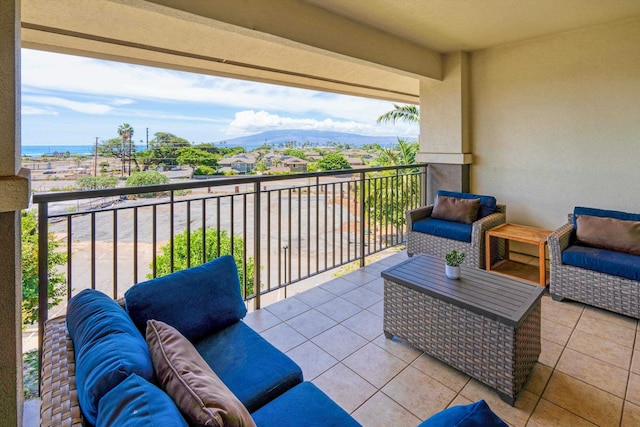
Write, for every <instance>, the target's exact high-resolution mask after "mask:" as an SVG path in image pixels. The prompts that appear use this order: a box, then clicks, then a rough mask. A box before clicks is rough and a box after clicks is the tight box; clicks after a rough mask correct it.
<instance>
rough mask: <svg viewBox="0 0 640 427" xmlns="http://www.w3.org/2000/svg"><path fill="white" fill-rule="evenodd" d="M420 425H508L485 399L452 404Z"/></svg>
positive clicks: (482, 426) (440, 426) (428, 426)
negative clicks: (466, 403) (463, 403)
mask: <svg viewBox="0 0 640 427" xmlns="http://www.w3.org/2000/svg"><path fill="white" fill-rule="evenodd" d="M418 427H508V426H507V423H505V422H504V421H502V420H501V419H500V418H499V417H498V416H497V415H496V414H494V413H493V411H492V410H491V408H489V405H487V403H486V402H485V401H484V400H479V401H477V402H475V403H470V404H469V405H459V406H452V407H451V408H449V409H445V410H444V411H441V412H438V413H437V414H435V415H433V416H432V417H431V418H429V419H427V420H426V421H424V422H423V423H422V424H420V425H419V426H418Z"/></svg>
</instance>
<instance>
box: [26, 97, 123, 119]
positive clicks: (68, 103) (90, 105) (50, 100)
mask: <svg viewBox="0 0 640 427" xmlns="http://www.w3.org/2000/svg"><path fill="white" fill-rule="evenodd" d="M22 99H23V100H24V101H25V102H30V103H33V104H40V105H50V106H54V107H64V108H68V109H69V110H73V111H77V112H79V113H86V114H105V113H108V112H110V111H111V110H113V107H110V106H109V105H104V104H97V103H95V102H78V101H72V100H70V99H64V98H59V97H55V96H33V95H26V96H23V98H22Z"/></svg>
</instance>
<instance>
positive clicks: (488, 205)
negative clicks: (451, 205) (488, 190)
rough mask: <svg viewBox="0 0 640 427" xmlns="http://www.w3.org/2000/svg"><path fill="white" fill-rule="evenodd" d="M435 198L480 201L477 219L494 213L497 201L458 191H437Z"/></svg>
mask: <svg viewBox="0 0 640 427" xmlns="http://www.w3.org/2000/svg"><path fill="white" fill-rule="evenodd" d="M436 195H437V196H448V197H455V198H456V199H480V208H479V209H478V219H480V218H484V217H485V216H489V215H491V214H492V213H495V212H496V209H497V203H498V202H497V201H496V198H495V197H493V196H482V195H480V194H473V193H460V192H458V191H445V190H438V192H437V193H436Z"/></svg>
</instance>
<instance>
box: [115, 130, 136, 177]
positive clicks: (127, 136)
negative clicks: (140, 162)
mask: <svg viewBox="0 0 640 427" xmlns="http://www.w3.org/2000/svg"><path fill="white" fill-rule="evenodd" d="M118 135H120V138H122V176H124V162H125V160H124V158H125V155H126V152H125V149H124V147H125V145H126V144H127V141H128V142H129V155H131V137H132V136H133V128H132V127H131V125H130V124H129V123H123V124H121V125H120V126H118ZM129 166H131V163H129ZM129 174H131V167H129Z"/></svg>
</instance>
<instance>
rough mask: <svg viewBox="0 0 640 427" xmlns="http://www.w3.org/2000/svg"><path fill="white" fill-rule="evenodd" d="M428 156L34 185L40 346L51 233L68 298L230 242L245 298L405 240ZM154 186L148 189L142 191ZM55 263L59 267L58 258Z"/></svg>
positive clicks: (186, 261) (212, 253)
mask: <svg viewBox="0 0 640 427" xmlns="http://www.w3.org/2000/svg"><path fill="white" fill-rule="evenodd" d="M426 168H427V165H426V164H417V165H403V166H391V167H376V168H364V169H357V170H348V171H344V170H343V171H330V172H317V173H306V174H295V175H279V176H244V177H239V178H235V177H234V178H219V179H213V180H195V181H188V182H183V183H172V184H163V185H152V186H145V187H126V188H113V189H106V190H93V191H79V192H64V193H42V194H35V195H34V196H33V202H34V204H37V205H38V233H39V251H38V263H39V265H38V269H39V270H38V272H39V307H38V309H39V344H40V346H39V348H41V347H42V338H43V331H44V321H45V320H46V319H47V318H48V315H49V314H48V303H49V300H48V277H49V274H48V273H49V272H48V256H49V253H48V238H49V235H50V233H53V234H54V238H55V239H57V240H58V242H59V244H60V247H59V249H61V250H63V251H65V252H66V257H67V263H66V265H65V266H62V267H61V268H62V271H60V272H61V273H63V274H64V275H65V277H66V298H67V300H68V299H69V298H71V296H72V295H73V294H74V293H76V292H79V291H80V290H82V289H85V288H91V289H99V290H101V291H103V292H105V293H107V294H111V295H112V296H113V298H116V299H117V298H120V297H122V296H123V295H124V292H125V291H126V290H127V289H129V288H130V287H131V286H132V285H133V284H135V283H138V282H139V281H142V280H146V279H148V278H153V277H157V276H161V275H165V274H168V273H170V272H172V271H175V270H179V269H182V268H186V267H190V266H194V265H198V264H201V263H203V262H205V261H207V260H210V259H212V258H214V257H217V256H220V255H224V254H233V256H234V258H235V259H236V263H237V264H238V270H239V274H240V279H241V286H242V293H243V296H244V298H245V300H246V301H253V303H254V304H255V308H256V309H257V308H260V296H261V295H263V294H265V293H267V292H271V291H274V290H277V289H281V288H284V287H286V286H288V285H289V284H292V283H295V282H298V281H300V280H303V279H306V278H308V277H311V276H313V275H316V274H319V273H322V272H324V271H327V270H330V269H332V268H335V267H338V266H342V265H344V264H348V263H351V262H354V261H357V260H359V261H360V266H364V262H365V257H366V256H368V255H371V254H374V253H376V252H379V251H382V250H384V249H387V248H389V247H391V246H395V245H398V244H400V243H402V242H403V241H404V222H405V221H404V212H405V210H407V209H411V208H414V207H417V206H420V205H422V204H424V197H425V196H424V194H425V192H426V188H427V186H426ZM148 196H151V197H148ZM58 268H60V267H58Z"/></svg>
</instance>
